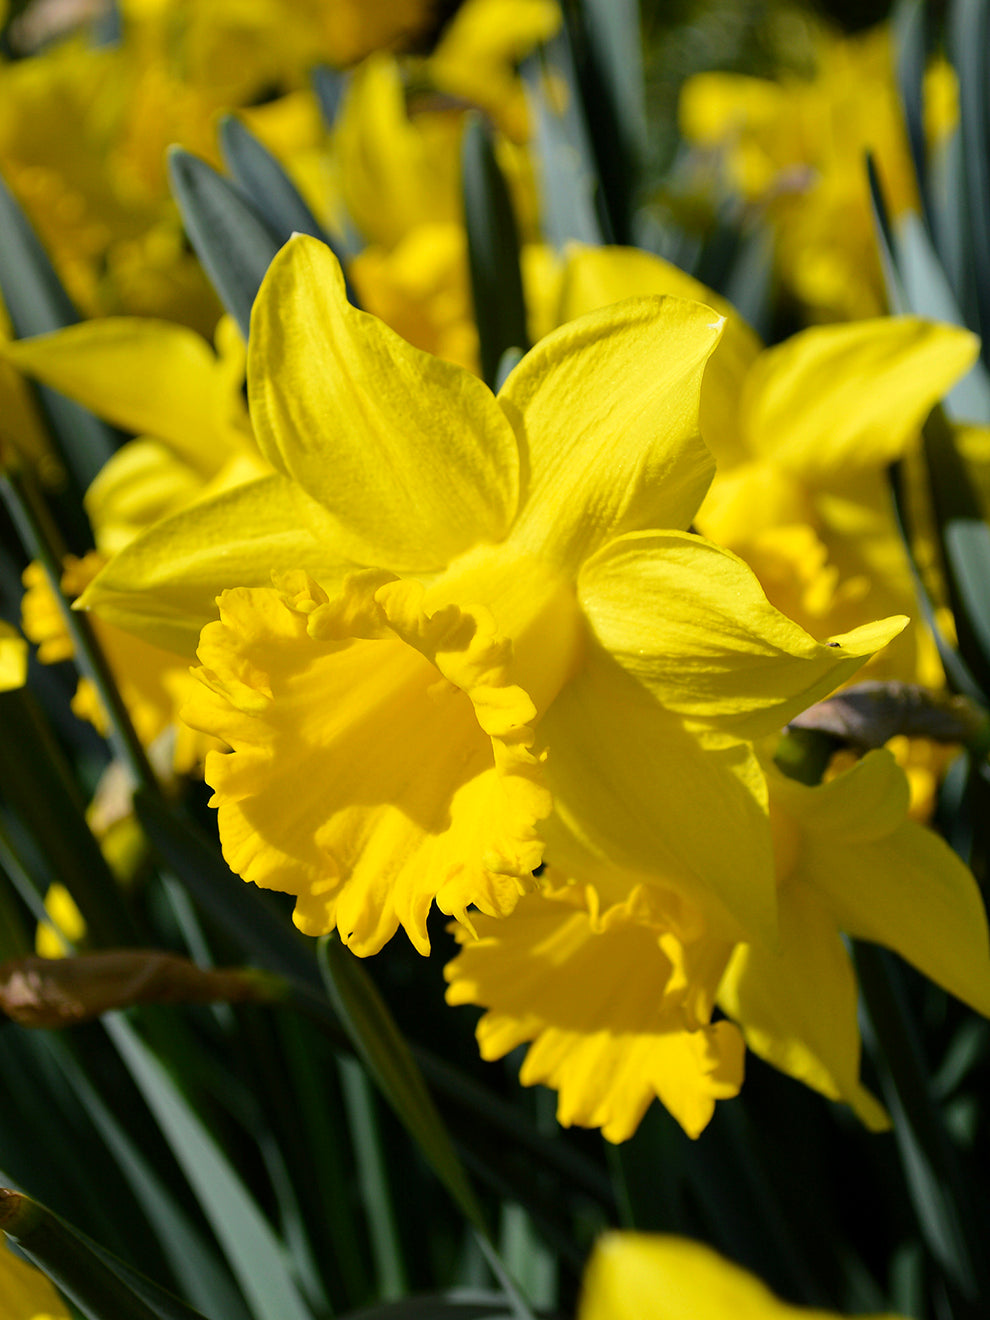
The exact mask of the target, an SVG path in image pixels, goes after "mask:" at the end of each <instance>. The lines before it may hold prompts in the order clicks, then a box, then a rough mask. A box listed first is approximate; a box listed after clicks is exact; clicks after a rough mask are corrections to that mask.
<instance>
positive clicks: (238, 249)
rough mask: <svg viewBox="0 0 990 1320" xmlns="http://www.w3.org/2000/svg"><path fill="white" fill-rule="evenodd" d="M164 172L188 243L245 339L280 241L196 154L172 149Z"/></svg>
mask: <svg viewBox="0 0 990 1320" xmlns="http://www.w3.org/2000/svg"><path fill="white" fill-rule="evenodd" d="M168 172H169V179H170V182H171V185H172V192H173V194H174V196H175V200H176V201H177V202H178V204H179V210H180V211H181V212H182V219H183V222H184V224H185V226H186V232H187V233H188V234H189V239H190V241H191V243H192V245H193V247H194V248H195V249H196V252H197V254H198V256H199V259H200V261H201V262H202V263H203V267H204V269H205V270H206V273H207V275H209V277H210V279H211V281H212V282H213V286H214V288H215V289H216V291H217V293H218V294H219V296H220V301H221V302H222V303H223V305H224V307H226V309H227V311H228V312H229V313H230V314H231V316H232V317H233V318H234V320H235V321H236V322H237V324H238V325H239V326H240V329H241V334H242V335H243V336H244V338H245V339H247V337H248V328H249V326H250V323H251V307H252V306H253V304H254V299H255V295H256V294H257V292H258V289H259V288H260V287H261V281H262V280H263V279H264V278H265V271H267V269H268V267H269V266H270V265H271V261H272V258H273V257H274V256H275V253H276V252H277V251H278V250H279V248H280V247H281V246H282V242H281V240H280V238H279V236H278V235H277V234H276V233H275V231H274V229H273V228H272V227H271V226H270V225H269V224H268V222H267V221H266V220H265V219H264V218H263V217H262V215H261V213H260V212H259V211H258V210H257V208H256V207H255V205H254V203H253V202H252V201H251V199H250V198H249V197H248V196H247V194H246V193H245V192H244V191H243V190H242V189H241V188H239V187H238V186H237V185H236V184H235V183H232V182H231V181H230V180H229V179H225V178H224V177H223V175H221V174H218V173H217V172H216V170H215V169H213V168H212V166H210V165H207V163H206V161H204V160H200V159H199V157H198V156H193V155H191V154H190V153H189V152H188V151H184V150H183V149H182V148H181V147H172V148H171V150H170V151H169V159H168Z"/></svg>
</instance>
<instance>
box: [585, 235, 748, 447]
mask: <svg viewBox="0 0 990 1320" xmlns="http://www.w3.org/2000/svg"><path fill="white" fill-rule="evenodd" d="M566 256H567V262H566V266H565V269H564V277H563V287H562V291H561V302H560V320H561V321H562V322H563V321H572V320H573V319H574V318H575V317H576V316H583V315H584V314H585V313H586V312H592V311H595V310H596V309H597V308H599V307H607V306H608V305H609V303H615V302H619V301H621V300H622V299H623V298H635V297H642V295H643V294H646V293H655V294H673V295H674V296H675V297H677V298H691V299H693V300H694V301H695V302H700V303H704V304H705V305H706V306H707V307H713V308H714V309H715V311H716V312H718V314H719V315H720V316H724V317H725V326H724V327H723V330H722V337H721V339H720V340H719V341H718V346H717V347H716V349H715V351H714V353H712V355H711V357H710V358H709V360H708V366H707V368H706V369H705V377H704V380H703V382H702V386H701V434H702V438H703V439H704V441H705V443H706V444H707V445H708V447H709V448H710V449H711V451H712V453H713V454H714V455H715V458H716V461H717V462H718V464H719V468H720V469H721V467H722V465H723V464H726V463H737V462H741V461H742V460H743V458H745V452H746V451H745V449H744V448H743V447H742V445H741V443H740V440H739V434H738V432H739V420H738V417H739V396H740V393H741V391H742V385H743V381H744V380H745V378H746V373H747V372H748V371H749V369H750V367H751V366H752V365H753V363H754V362H755V360H756V358H757V357H758V355H759V353H760V350H761V348H762V345H761V343H760V340H759V337H758V336H757V335H756V333H755V332H754V331H753V330H751V329H750V327H749V326H748V325H747V324H746V322H745V321H744V320H743V319H742V317H741V316H740V315H739V313H738V312H737V311H736V309H735V308H734V307H733V306H732V304H731V303H728V302H726V300H725V299H724V298H722V297H720V296H719V295H718V294H717V293H715V291H714V290H713V289H709V288H707V287H706V286H705V285H704V284H702V283H701V282H700V281H699V280H696V279H695V278H694V277H693V276H691V275H687V274H685V272H684V271H682V270H680V269H678V267H677V266H674V265H672V264H671V263H670V262H669V261H664V260H663V258H662V257H657V256H654V254H653V253H652V252H644V251H643V250H642V248H632V247H579V246H577V245H575V246H574V247H570V248H568V250H567V254H566Z"/></svg>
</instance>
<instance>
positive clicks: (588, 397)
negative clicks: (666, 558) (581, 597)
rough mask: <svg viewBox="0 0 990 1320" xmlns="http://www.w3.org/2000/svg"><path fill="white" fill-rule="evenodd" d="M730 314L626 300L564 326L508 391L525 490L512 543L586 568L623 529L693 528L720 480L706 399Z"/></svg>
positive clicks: (503, 399)
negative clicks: (703, 407) (703, 416)
mask: <svg viewBox="0 0 990 1320" xmlns="http://www.w3.org/2000/svg"><path fill="white" fill-rule="evenodd" d="M721 324H722V321H721V318H720V317H718V316H716V315H715V314H714V313H713V312H712V311H711V309H710V308H707V307H702V306H701V305H700V304H698V303H691V302H683V301H681V300H680V299H676V298H641V299H631V300H626V301H625V302H623V303H619V304H618V305H617V306H615V307H608V308H604V309H602V310H601V311H598V312H592V313H590V314H589V315H588V316H583V317H581V318H580V319H579V320H577V321H572V322H570V323H569V324H568V325H565V326H562V327H561V328H560V329H559V330H556V331H554V333H553V334H551V335H548V336H547V338H546V339H543V340H541V341H540V343H539V344H537V346H536V347H535V348H534V349H533V350H532V352H530V353H527V354H526V356H525V357H524V358H523V360H522V362H520V363H519V365H518V366H517V367H516V369H515V371H513V372H512V374H511V375H510V376H509V378H508V380H507V381H506V382H505V385H504V386H503V387H502V389H501V391H500V393H499V396H498V397H499V403H500V404H501V405H502V407H503V408H504V409H505V412H506V415H507V416H508V418H509V420H510V421H511V422H512V425H513V427H514V428H515V431H516V434H517V435H518V437H519V443H520V451H521V455H522V470H523V473H524V484H523V492H522V504H521V508H520V513H519V517H518V519H517V522H516V525H515V527H514V528H513V531H512V534H511V536H512V541H513V542H514V543H515V544H517V545H518V546H519V547H520V548H525V549H526V550H528V551H529V552H530V553H534V554H539V555H542V556H543V557H545V558H548V559H551V560H552V561H554V562H556V563H559V564H562V565H566V566H567V567H568V568H569V569H570V570H571V571H576V569H577V567H578V566H579V565H580V563H581V561H582V560H583V559H585V558H586V557H587V556H588V555H590V554H592V553H593V552H594V551H595V550H597V549H598V547H599V546H600V545H602V544H603V543H604V542H605V541H607V540H610V539H611V538H612V537H613V536H616V535H618V534H620V533H621V532H626V531H633V530H638V529H640V528H645V527H676V528H685V527H687V526H688V524H689V523H690V521H691V519H692V518H693V517H694V514H695V512H696V511H697V508H698V505H699V503H700V502H701V499H702V496H703V495H704V493H705V491H706V490H707V488H708V483H709V482H710V481H711V477H712V472H713V470H714V464H713V460H712V456H711V454H710V453H709V451H708V449H707V448H706V446H705V444H704V442H703V441H702V440H701V437H700V435H699V434H698V398H699V394H700V389H701V378H702V374H703V372H704V367H705V363H706V361H707V360H708V357H709V355H710V354H711V352H712V349H713V348H714V347H715V344H716V343H717V341H718V337H719V333H720V329H721Z"/></svg>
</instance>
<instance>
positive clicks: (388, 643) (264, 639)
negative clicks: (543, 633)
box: [183, 570, 557, 955]
mask: <svg viewBox="0 0 990 1320" xmlns="http://www.w3.org/2000/svg"><path fill="white" fill-rule="evenodd" d="M469 576H471V575H470V574H469ZM445 578H446V575H443V577H441V578H440V579H438V580H437V581H435V582H434V583H433V584H431V585H430V586H428V587H424V586H423V585H422V584H420V583H419V582H415V581H404V580H400V579H398V578H396V577H394V576H392V575H391V574H389V573H386V572H384V571H379V570H368V571H364V572H359V573H355V574H353V575H351V576H350V577H348V578H347V579H346V580H345V582H344V585H343V588H342V590H341V591H340V593H339V594H338V595H336V596H334V597H331V596H329V595H328V594H327V592H326V591H324V590H323V588H322V587H320V586H319V585H318V584H317V583H316V582H315V581H313V579H311V578H310V577H308V575H307V574H305V573H303V572H293V573H288V574H285V575H282V576H280V577H279V578H278V579H277V580H276V585H275V586H274V587H272V588H237V589H235V590H232V591H226V592H224V593H223V594H222V595H221V596H220V597H219V606H220V620H219V622H216V623H212V624H210V625H208V626H207V627H206V628H205V629H204V630H203V634H202V638H201V643H200V648H199V658H200V660H201V661H202V666H201V667H200V668H199V669H198V670H196V671H195V672H196V675H197V677H198V678H199V679H200V680H201V684H200V686H199V688H198V690H197V692H196V694H195V696H194V697H193V698H192V700H191V701H190V702H189V704H188V705H187V707H186V708H185V710H184V712H183V718H184V719H185V720H186V721H187V722H188V723H190V724H192V725H193V726H194V727H196V728H199V729H203V730H209V731H210V732H212V733H213V734H215V735H216V736H218V737H220V738H222V739H223V740H224V741H225V742H226V743H227V744H228V746H229V747H230V748H231V751H230V752H228V753H219V752H218V753H213V754H211V756H210V757H209V758H208V761H207V767H206V778H207V780H208V782H209V783H210V785H211V786H212V787H213V789H214V796H213V799H212V802H213V805H215V806H216V807H217V808H218V814H219V827H220V837H221V842H222V844H223V849H224V856H225V857H226V859H227V861H228V863H229V864H230V866H231V867H232V869H233V870H235V871H236V872H238V874H240V875H241V876H243V878H244V879H245V880H249V881H252V882H254V883H256V884H259V885H261V886H263V887H265V888H270V889H279V890H283V891H285V892H287V893H291V894H294V895H295V897H296V909H295V921H296V924H297V925H298V926H299V928H300V929H301V930H303V931H304V932H305V933H307V934H310V935H318V934H323V933H325V932H327V931H329V930H332V929H334V928H336V929H337V930H338V931H339V933H340V935H341V938H342V939H343V940H344V942H345V943H347V944H349V946H350V947H351V948H352V949H353V950H354V952H356V953H358V954H362V955H364V954H369V953H374V952H377V950H378V949H380V948H381V947H382V945H383V944H384V943H385V942H386V941H387V940H388V939H389V938H390V937H391V936H392V935H393V934H394V933H395V931H396V929H397V928H398V926H399V925H401V926H403V927H404V929H405V930H406V932H407V934H408V935H409V938H410V939H411V940H412V942H413V944H414V945H415V947H416V948H417V949H418V950H419V951H420V952H422V953H427V952H428V951H429V940H428V936H427V932H426V918H427V914H428V912H429V909H430V905H431V903H432V902H433V900H434V899H435V900H436V902H437V904H438V906H439V907H440V908H441V909H442V910H443V911H444V912H447V913H450V914H453V915H456V916H458V917H459V918H460V919H462V920H466V919H467V909H468V908H469V907H471V906H474V907H476V908H478V909H479V910H480V911H481V912H483V913H487V914H489V915H493V916H498V915H504V914H505V913H507V912H509V911H511V910H512V908H513V907H514V906H515V903H516V902H517V900H518V897H519V895H520V894H521V893H523V892H525V890H526V889H529V888H533V887H534V886H535V885H536V883H537V882H536V881H535V880H534V879H533V876H532V872H533V871H534V869H536V868H537V867H538V866H539V865H540V862H541V860H542V852H543V845H542V841H541V839H540V836H539V833H538V827H539V822H540V821H541V820H543V819H544V818H545V817H546V816H547V815H548V814H549V812H550V808H551V799H550V795H549V792H548V791H547V789H546V787H545V786H544V784H543V778H542V760H543V757H542V754H541V753H540V752H539V751H538V750H537V749H536V747H535V734H534V731H533V722H534V720H535V719H536V716H537V707H536V706H535V705H534V702H533V700H532V699H531V697H530V695H529V693H528V692H527V691H526V690H525V689H524V688H523V687H522V686H520V684H519V683H518V682H516V681H514V680H515V678H516V676H517V675H516V669H517V665H516V663H515V656H514V647H513V643H512V641H510V640H509V638H508V637H507V636H505V635H503V633H502V632H501V631H500V630H499V629H498V628H496V625H495V621H494V619H493V616H492V614H491V613H490V612H489V611H488V610H487V609H486V608H482V607H478V606H470V607H467V606H461V605H459V604H456V603H455V602H453V601H451V600H449V599H445V597H446V596H447V595H448V594H449V592H450V590H451V589H452V588H451V584H450V583H449V582H445ZM462 580H463V579H462ZM549 613H550V616H551V620H552V618H553V611H550V612H549ZM528 631H531V630H527V628H526V627H525V626H524V625H521V626H520V633H521V635H522V637H523V650H524V651H527V652H528V651H530V650H531V649H532V647H531V644H530V642H529V641H528V640H527V637H528ZM524 667H525V668H530V667H531V666H530V665H525V666H524ZM535 672H536V671H534V673H535ZM541 674H542V677H543V678H544V680H546V672H545V670H544V671H541ZM541 674H537V677H540V676H541ZM554 681H557V680H554ZM543 686H544V694H546V683H545V682H544V684H543Z"/></svg>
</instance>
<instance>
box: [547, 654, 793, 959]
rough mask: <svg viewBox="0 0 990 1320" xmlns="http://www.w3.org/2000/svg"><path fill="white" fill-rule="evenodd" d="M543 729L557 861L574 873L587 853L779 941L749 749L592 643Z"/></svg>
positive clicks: (758, 779)
mask: <svg viewBox="0 0 990 1320" xmlns="http://www.w3.org/2000/svg"><path fill="white" fill-rule="evenodd" d="M539 731H540V734H541V737H542V738H543V739H544V740H545V742H546V745H547V747H548V748H549V755H548V759H547V767H546V774H547V782H548V784H549V786H550V789H551V792H552V793H553V798H554V808H555V814H554V820H552V821H550V822H548V825H547V830H548V831H549V830H552V829H554V828H555V823H558V824H559V827H560V832H559V833H555V834H553V836H552V838H553V844H552V847H550V844H549V842H548V847H550V856H551V857H552V859H553V860H554V862H555V863H556V862H559V863H560V864H561V865H562V866H568V865H572V866H575V867H576V869H577V873H578V874H580V873H581V870H582V859H583V858H586V857H588V856H590V857H593V858H595V859H596V861H603V860H604V861H611V862H612V863H614V864H615V865H617V866H623V867H626V868H627V869H629V870H631V871H635V872H637V873H638V874H639V875H641V876H654V877H657V878H658V879H660V880H661V881H662V882H663V883H665V884H669V885H670V886H672V887H673V888H674V889H676V890H677V891H678V892H680V893H683V894H685V895H687V896H688V897H689V898H690V899H697V898H698V897H699V895H700V897H701V898H702V899H705V898H707V899H710V900H712V901H714V902H716V903H717V904H719V905H720V906H721V910H722V911H723V912H724V913H728V914H731V924H732V928H733V929H734V932H735V935H736V938H753V939H766V940H769V941H770V943H773V942H774V941H775V939H776V919H775V911H776V889H775V885H774V876H773V858H772V852H771V841H770V828H769V823H768V817H767V799H766V784H765V781H764V778H763V775H762V772H761V770H760V768H759V765H758V763H757V762H756V759H755V757H754V755H753V752H752V749H751V747H750V746H749V744H747V743H742V742H738V741H736V740H733V739H727V738H725V737H721V736H716V735H714V734H711V733H705V732H698V731H692V730H691V729H689V728H687V727H686V726H685V724H684V723H683V721H682V720H681V719H680V718H679V717H678V716H676V715H674V714H671V713H670V712H669V711H665V710H663V709H662V707H660V706H659V705H658V704H657V702H656V701H655V700H654V698H653V697H652V696H651V695H650V694H649V693H648V692H647V691H646V690H645V689H644V688H642V687H640V686H639V685H638V684H637V683H635V682H634V681H633V680H632V679H631V678H630V677H629V676H628V675H627V674H625V673H624V672H623V671H622V670H621V669H620V668H619V666H618V665H617V664H615V662H614V661H612V660H610V659H609V657H608V656H606V655H605V654H604V653H603V652H601V651H600V650H599V648H597V647H589V653H588V656H587V658H586V662H585V664H584V666H583V667H582V668H581V669H580V670H579V671H578V672H577V673H576V674H575V675H574V677H573V678H572V679H571V681H570V682H569V683H568V684H567V686H566V687H565V688H564V689H563V691H562V692H561V694H560V696H559V697H558V698H557V700H556V701H555V702H554V703H553V705H552V706H551V707H550V709H549V710H548V711H547V713H546V714H545V715H544V716H543V718H542V720H541V721H540V725H539ZM549 838H550V835H549V834H548V840H549ZM571 840H573V841H575V843H574V848H575V851H574V853H573V854H571V853H570V852H569V847H570V841H571ZM740 931H742V932H745V934H742V935H740V933H739V932H740Z"/></svg>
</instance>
